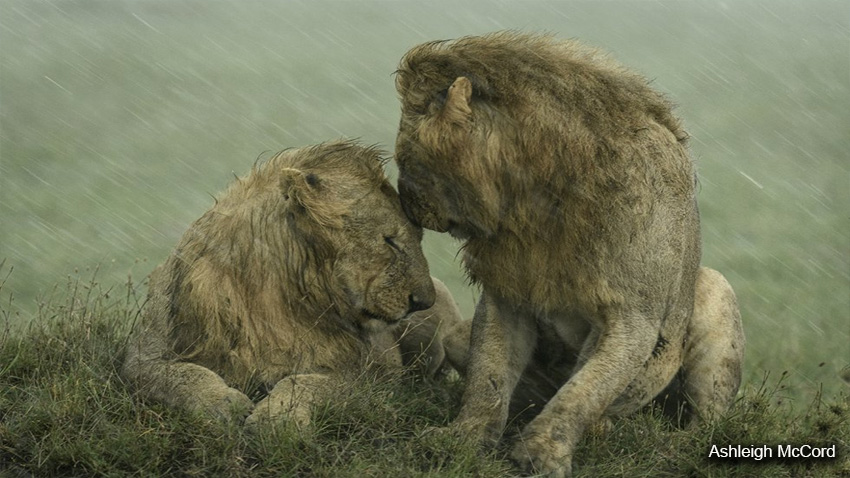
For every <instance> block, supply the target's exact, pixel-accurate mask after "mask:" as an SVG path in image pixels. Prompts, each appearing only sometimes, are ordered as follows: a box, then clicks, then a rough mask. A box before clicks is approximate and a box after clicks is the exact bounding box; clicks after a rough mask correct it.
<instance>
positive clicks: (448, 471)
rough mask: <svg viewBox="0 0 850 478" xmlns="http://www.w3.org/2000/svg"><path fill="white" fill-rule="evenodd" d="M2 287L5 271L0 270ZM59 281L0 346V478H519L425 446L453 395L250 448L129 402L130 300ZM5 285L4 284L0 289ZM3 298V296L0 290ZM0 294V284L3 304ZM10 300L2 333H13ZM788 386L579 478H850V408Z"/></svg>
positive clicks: (610, 455) (635, 440)
mask: <svg viewBox="0 0 850 478" xmlns="http://www.w3.org/2000/svg"><path fill="white" fill-rule="evenodd" d="M0 272H2V267H0ZM90 273H91V278H90V279H88V280H83V279H81V278H80V277H79V276H77V277H73V278H70V279H69V281H68V282H67V284H66V287H65V288H64V290H58V291H57V292H56V294H55V295H54V296H53V297H52V298H50V299H48V300H46V301H45V302H44V303H43V304H42V306H41V307H40V308H39V310H38V312H37V316H36V317H35V318H34V319H33V320H32V322H31V323H30V325H29V326H28V327H27V330H26V331H25V332H24V333H21V334H11V333H9V332H8V331H6V332H5V333H4V334H3V335H2V336H0V476H4V477H5V476H10V477H11V476H80V477H82V476H86V477H88V476H234V477H240V476H245V477H249V476H250V477H264V476H269V477H273V476H274V477H279V476H299V477H302V476H303V477H361V476H406V477H407V476H409V477H417V476H422V477H424V476H486V477H509V476H515V475H516V473H517V470H515V469H514V468H513V467H512V464H511V463H510V462H509V461H507V460H506V459H505V451H506V449H504V447H500V448H499V449H497V450H495V451H492V452H490V453H481V452H479V451H478V450H477V449H476V448H475V447H473V446H472V445H471V444H469V443H465V442H464V441H463V440H462V439H460V438H457V437H451V436H446V435H442V434H433V433H428V429H429V427H435V426H442V425H445V424H446V423H448V422H449V421H450V420H451V419H452V418H453V417H454V416H455V414H456V413H457V409H458V402H459V398H460V394H461V391H462V383H461V382H460V381H458V380H457V379H451V378H450V377H449V378H442V379H438V380H435V381H421V380H415V379H413V378H412V377H411V376H409V375H406V374H404V373H403V371H397V372H396V371H387V372H383V374H382V375H381V376H377V375H375V374H364V375H363V376H362V377H360V378H359V379H358V380H356V381H353V382H352V383H350V384H347V385H346V386H345V387H344V388H343V389H341V390H340V391H339V393H338V394H337V395H336V396H335V397H333V398H331V399H329V400H328V401H327V402H326V403H325V404H324V405H322V406H320V407H318V408H317V409H316V410H315V412H314V417H313V420H314V427H313V428H311V429H310V430H306V431H299V430H297V429H295V428H293V427H287V426H286V425H285V424H281V425H280V426H279V427H270V428H268V429H264V430H260V431H259V432H258V433H256V434H249V433H246V432H245V431H244V430H243V429H242V428H241V427H240V426H238V425H232V424H231V425H225V424H221V423H218V422H212V421H208V420H205V419H203V418H201V417H199V416H197V415H192V414H188V413H182V412H178V411H175V410H170V409H167V408H164V407H162V406H160V405H157V404H152V403H145V402H143V401H141V400H140V399H139V398H137V397H136V396H134V394H133V392H132V390H131V389H130V388H128V387H127V386H126V384H125V383H124V382H123V381H122V380H121V378H120V377H119V376H118V374H117V369H118V367H119V364H120V361H121V358H122V349H123V346H124V344H125V342H126V338H127V334H128V331H129V327H128V325H129V324H132V323H133V322H134V320H135V318H136V317H137V316H138V313H139V308H140V300H139V297H138V290H139V286H138V285H137V284H134V283H133V282H132V281H128V282H127V283H126V284H124V286H123V287H115V288H105V287H103V286H102V285H101V284H100V283H98V281H97V280H96V274H97V270H96V269H95V270H93V271H90ZM8 276H9V274H8V272H7V273H6V277H7V278H8ZM3 282H5V280H4V281H3ZM2 292H3V284H2V282H0V293H2ZM11 314H12V311H11V307H10V303H9V300H6V301H4V302H3V305H2V306H0V319H2V320H3V321H4V322H8V321H9V320H10V315H11ZM783 378H784V377H778V378H772V377H765V378H764V380H763V381H762V382H761V383H760V384H759V385H757V386H754V385H752V384H751V385H750V386H747V387H746V388H745V390H744V392H743V393H742V396H741V397H740V399H739V400H738V402H737V403H736V404H735V406H734V407H733V408H732V410H731V411H730V413H729V416H728V417H726V418H725V419H723V420H720V421H718V422H715V423H712V424H707V425H703V426H701V427H700V428H697V429H693V430H680V429H676V428H674V427H673V426H672V425H671V423H670V421H669V420H668V419H667V418H665V417H663V416H662V415H661V414H660V412H658V411H657V410H655V409H651V408H650V409H647V410H645V411H644V412H641V413H639V414H637V415H635V416H631V417H628V418H623V419H619V420H618V421H616V422H615V423H614V427H613V429H612V430H610V431H608V432H605V433H603V434H597V435H591V436H588V437H587V438H586V439H585V440H584V441H583V442H582V443H581V445H580V446H579V448H578V450H577V453H576V456H575V459H574V463H575V467H576V472H577V473H576V476H596V477H607V476H623V475H627V476H635V477H642V476H643V477H665V476H668V477H678V476H717V477H722V476H756V475H758V476H777V477H783V476H788V477H792V476H812V477H818V476H822V477H833V476H850V454H848V450H850V401H848V399H847V397H846V396H841V397H836V398H835V399H834V400H825V399H824V398H823V397H822V396H820V395H814V396H812V397H811V402H810V404H809V405H808V406H807V407H805V408H804V409H803V410H802V411H798V410H796V409H794V408H793V407H790V406H789V404H788V402H787V401H786V400H784V397H785V394H786V393H787V388H786V387H785V385H784V384H783ZM712 444H717V445H728V444H733V445H735V444H742V445H748V444H767V445H779V444H810V445H813V446H818V445H833V444H835V445H836V446H837V447H838V450H839V457H838V458H837V459H834V460H821V461H816V460H808V461H807V460H797V461H780V460H770V461H763V462H754V461H742V460H741V461H737V462H734V461H720V460H714V459H708V457H707V455H708V450H709V449H710V447H711V445H712Z"/></svg>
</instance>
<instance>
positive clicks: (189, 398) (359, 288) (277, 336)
mask: <svg viewBox="0 0 850 478" xmlns="http://www.w3.org/2000/svg"><path fill="white" fill-rule="evenodd" d="M382 166H383V162H382V159H381V154H380V153H379V152H378V151H377V150H375V149H372V148H364V147H361V146H358V145H357V144H355V143H352V142H332V143H326V144H321V145H318V146H313V147H307V148H303V149H296V150H287V151H284V152H281V153H279V154H277V155H275V156H274V157H273V158H271V159H270V160H269V161H268V162H266V163H265V164H262V165H259V166H255V167H254V169H253V170H252V171H251V173H250V174H249V175H248V176H246V177H243V178H239V179H238V180H237V181H236V182H235V183H234V184H233V185H232V186H230V188H229V189H228V190H227V191H226V192H225V193H224V194H223V195H222V196H221V197H219V198H218V199H217V201H216V203H215V205H214V206H213V207H212V209H210V210H209V211H207V213H205V214H204V215H203V216H201V218H200V219H198V220H197V221H195V222H194V224H192V226H191V227H190V228H189V230H188V231H187V232H186V233H185V234H184V235H183V238H182V239H181V240H180V243H179V244H178V245H177V248H176V249H175V250H174V252H173V253H172V254H171V256H170V257H169V258H168V259H167V260H166V261H165V263H164V264H162V265H160V266H159V267H157V268H156V269H155V270H154V271H153V273H152V274H151V276H150V283H149V293H148V301H147V303H146V305H145V307H144V309H143V316H142V321H141V325H140V327H137V328H136V330H135V331H134V333H133V335H132V336H131V339H130V342H129V345H128V347H127V350H126V358H125V362H124V366H123V371H122V372H123V375H124V376H125V377H126V378H127V379H128V380H129V381H130V382H131V383H132V384H134V385H135V386H136V387H137V388H138V390H139V391H140V393H141V394H142V395H143V396H145V397H147V398H150V399H153V400H157V401H160V402H164V403H166V404H169V405H171V406H174V407H178V408H183V409H188V410H195V411H200V412H203V413H206V414H209V415H211V416H216V417H219V418H224V419H230V418H233V417H234V415H233V413H236V414H237V415H235V416H236V417H238V416H239V414H242V416H245V415H246V414H248V413H249V412H251V411H252V410H253V413H251V414H250V416H249V417H248V419H247V424H249V425H250V424H253V425H256V424H257V423H259V422H261V421H263V420H273V419H280V418H284V417H285V418H288V419H290V420H292V421H294V422H295V423H296V424H298V425H301V426H303V425H306V424H307V423H309V420H310V407H311V404H312V403H313V402H314V401H316V400H319V399H321V398H322V397H326V396H327V395H328V392H327V390H328V389H330V388H331V387H334V385H335V384H336V385H338V381H339V380H343V379H345V378H346V377H347V376H350V375H354V374H357V373H359V372H361V371H362V370H363V369H364V367H367V366H368V365H370V364H373V363H377V364H386V365H401V364H402V359H403V358H405V359H406V360H407V361H411V360H416V359H419V360H421V361H422V363H423V366H424V368H425V373H434V372H435V371H436V370H437V369H438V368H440V367H441V366H442V365H443V363H444V359H445V358H448V360H449V361H451V360H452V357H460V358H462V357H463V355H464V354H465V353H466V348H467V345H465V344H463V343H462V341H458V340H451V339H450V338H447V336H446V334H448V333H450V331H449V329H450V328H451V327H455V326H458V325H462V323H461V322H460V313H459V311H458V309H457V306H456V305H455V303H454V301H453V299H452V297H451V295H450V294H449V292H448V290H447V289H446V288H445V286H444V285H443V284H442V283H441V282H439V281H437V280H436V279H432V278H431V277H430V275H429V274H428V265H427V263H426V261H425V257H424V256H423V254H422V249H421V247H420V240H421V238H422V230H421V229H420V228H419V227H416V226H414V225H413V224H411V223H410V222H409V221H408V220H407V218H406V217H405V216H404V213H403V211H402V209H401V204H400V202H399V199H398V195H397V193H396V192H395V190H394V189H393V188H392V186H391V185H390V184H389V182H388V181H387V179H386V177H385V176H384V173H383V168H382ZM411 314H412V315H411ZM402 319H406V320H402ZM397 324H401V325H397ZM444 339H446V340H445V341H444ZM444 342H445V344H447V347H444ZM449 345H450V346H449ZM455 349H456V350H455ZM422 359H424V360H422ZM265 391H267V392H268V394H267V396H265V398H263V399H262V401H260V402H259V403H258V404H257V405H256V407H255V406H254V403H253V401H252V400H251V398H249V397H250V396H254V397H257V396H262V395H263V394H264V393H265Z"/></svg>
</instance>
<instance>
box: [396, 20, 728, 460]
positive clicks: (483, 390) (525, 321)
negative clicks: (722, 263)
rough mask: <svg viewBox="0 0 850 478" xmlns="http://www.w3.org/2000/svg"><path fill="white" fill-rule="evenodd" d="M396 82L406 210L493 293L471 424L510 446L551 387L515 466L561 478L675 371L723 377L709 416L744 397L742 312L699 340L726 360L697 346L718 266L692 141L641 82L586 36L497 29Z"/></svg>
mask: <svg viewBox="0 0 850 478" xmlns="http://www.w3.org/2000/svg"><path fill="white" fill-rule="evenodd" d="M397 88H398V90H399V93H400V95H401V100H402V120H401V125H400V130H399V136H398V141H397V145H396V161H397V163H398V165H399V171H400V176H399V192H400V194H401V197H402V203H403V205H404V208H405V211H406V212H407V214H408V216H409V217H411V219H412V220H413V221H414V222H416V223H418V224H420V225H422V226H424V227H427V228H430V229H434V230H437V231H448V232H450V233H452V234H453V235H454V236H455V237H458V238H460V239H463V240H465V244H464V246H463V251H464V263H465V265H466V268H467V270H468V273H469V275H470V277H471V278H472V279H473V280H474V281H475V282H477V283H480V284H481V285H482V288H483V293H482V297H481V301H480V302H479V304H478V308H477V309H476V312H475V318H474V319H473V324H472V327H473V330H472V338H471V349H470V359H469V365H468V369H467V374H468V377H467V379H468V384H467V391H466V393H465V395H464V401H463V406H462V409H461V413H460V416H459V417H458V419H457V420H456V421H455V423H454V426H455V427H456V428H459V429H462V430H464V431H466V432H468V433H471V434H473V435H476V436H478V437H479V438H481V439H482V440H484V441H493V440H496V439H498V437H499V435H500V434H501V432H502V430H503V428H504V426H505V421H506V419H507V416H508V405H507V404H508V403H509V402H510V398H511V397H512V393H513V391H514V388H515V387H516V385H517V383H518V381H519V380H520V379H521V377H522V376H523V374H525V377H526V382H527V384H534V383H543V382H550V384H549V385H547V386H548V387H549V388H550V390H549V391H544V390H539V391H540V396H544V397H545V398H547V399H549V398H550V397H551V399H549V400H548V403H546V405H545V407H544V408H543V410H542V411H541V412H540V413H539V415H537V417H536V418H535V419H534V420H533V421H532V422H531V423H529V424H528V426H527V427H526V429H525V431H524V433H523V440H524V441H523V442H521V443H518V444H517V446H516V448H515V449H514V453H513V456H514V458H515V459H517V461H519V462H520V463H523V464H524V465H525V466H527V467H529V468H535V469H538V470H543V471H549V472H552V473H556V474H557V473H568V472H569V469H570V461H571V456H572V452H573V449H574V447H575V445H576V443H577V442H578V440H579V438H580V437H581V435H582V434H583V433H584V431H585V429H586V428H587V427H588V426H590V425H591V424H592V423H594V422H596V421H597V420H599V419H600V417H602V416H603V415H614V414H620V413H627V412H630V411H633V410H635V409H637V408H639V407H641V406H643V405H644V404H646V403H647V402H649V401H650V400H652V399H653V397H655V396H656V395H657V394H659V393H660V392H661V391H662V390H664V389H665V387H666V386H667V385H668V384H669V383H670V382H671V380H672V378H673V377H674V376H675V375H676V374H677V373H682V374H684V375H685V376H688V378H687V381H686V382H687V383H701V384H703V385H705V384H706V383H708V385H705V386H708V387H713V386H715V385H713V384H716V383H718V381H719V382H722V388H723V389H722V390H719V391H718V392H716V393H714V392H712V393H709V394H705V395H704V396H706V397H708V396H710V397H711V398H706V399H705V400H703V401H702V402H699V401H697V403H694V406H695V408H696V409H697V411H698V412H699V413H701V414H709V413H714V412H717V411H719V410H724V409H725V408H726V407H727V406H728V405H729V404H730V403H731V401H732V399H733V398H734V395H735V393H736V391H737V388H738V384H739V381H740V359H741V353H742V350H743V335H742V334H741V332H740V318H739V317H738V316H737V307H736V306H734V307H728V308H725V309H723V312H724V313H725V314H726V315H724V316H723V317H720V318H718V320H717V321H715V322H717V323H718V324H719V325H720V326H721V327H722V329H721V330H719V331H718V332H717V334H718V335H720V336H722V337H721V338H720V339H717V340H720V341H719V342H713V341H715V338H714V337H709V336H708V335H706V334H703V336H701V337H699V338H698V339H697V340H706V341H707V342H712V343H711V347H709V348H711V349H712V351H713V352H719V353H720V355H718V356H712V357H707V358H706V357H705V356H702V357H701V358H700V359H694V358H693V357H692V355H694V354H691V355H689V354H688V352H687V350H691V349H693V347H694V343H693V340H694V337H693V335H691V334H690V332H689V330H690V329H691V328H692V317H693V316H694V313H693V311H694V294H695V290H696V289H697V287H698V285H697V277H698V275H700V274H709V275H710V274H711V273H714V272H713V271H709V270H707V269H705V270H704V272H700V267H699V261H700V233H699V214H698V210H697V203H696V194H695V172H694V167H693V164H692V162H691V160H690V158H689V155H688V151H687V147H686V144H685V141H686V138H687V135H686V133H685V132H684V131H683V129H682V128H681V125H680V123H679V121H678V119H676V118H675V116H673V114H672V112H671V108H670V105H669V104H668V102H667V101H666V100H665V99H664V98H663V97H662V96H661V95H659V94H658V93H656V92H654V91H653V90H651V89H650V88H649V87H648V86H647V84H646V81H645V80H644V79H643V78H641V77H639V76H637V75H635V74H632V73H629V72H627V71H625V70H624V69H623V68H621V67H619V66H617V65H616V64H614V63H613V62H611V61H609V60H607V59H606V58H604V57H602V56H601V55H599V54H598V53H596V52H594V51H592V50H589V49H587V48H585V47H582V46H581V45H579V44H577V43H574V42H558V41H555V40H553V39H552V38H550V37H536V36H528V35H521V34H515V33H498V34H491V35H487V36H483V37H467V38H464V39H460V40H457V41H454V42H448V43H445V42H437V43H428V44H424V45H420V46H418V47H415V48H414V49H412V50H411V51H409V52H408V53H407V54H406V55H405V57H404V58H403V59H402V62H401V66H400V68H399V71H398V77H397ZM714 274H716V273H714ZM706 277H709V276H706ZM710 278H714V276H713V275H710ZM720 279H722V276H720ZM700 284H701V285H700V287H703V286H704V287H706V288H709V289H712V288H714V287H720V288H721V289H723V287H726V288H728V284H726V283H725V280H723V281H720V280H705V281H702V282H700ZM724 284H725V286H724ZM722 292H723V293H722V294H720V295H723V297H724V300H726V299H727V298H728V297H727V295H728V294H731V289H728V291H727V290H726V289H723V290H722ZM727 292H728V294H727ZM731 297H732V300H733V301H734V295H733V294H731ZM733 305H734V303H733ZM733 311H734V314H733V313H732V312H733ZM697 315H699V314H697ZM714 345H717V347H715V346H714ZM700 360H702V362H700V363H697V362H699V361H700ZM689 361H690V362H689ZM529 364H531V365H530V366H529ZM544 365H545V367H550V370H556V372H553V373H552V374H551V376H550V377H546V376H544V375H548V374H544V375H541V374H540V373H537V372H538V371H539V370H540V367H543V366H544ZM691 365H694V366H696V365H699V367H696V368H698V369H699V373H701V374H702V373H708V374H709V375H708V377H707V382H706V380H705V379H704V378H698V379H697V378H694V377H690V376H689V374H690V373H691V370H692V368H691V367H690V366H691ZM545 367H544V368H545ZM547 378H548V380H547ZM521 388H522V389H523V392H524V393H525V392H528V391H529V390H532V391H534V390H535V387H534V386H530V387H526V386H523V387H521ZM539 388H546V387H543V386H541V387H539ZM686 388H687V387H686ZM553 394H554V395H553ZM700 396H703V395H700ZM514 398H516V397H514ZM516 403H517V402H516V401H515V404H516Z"/></svg>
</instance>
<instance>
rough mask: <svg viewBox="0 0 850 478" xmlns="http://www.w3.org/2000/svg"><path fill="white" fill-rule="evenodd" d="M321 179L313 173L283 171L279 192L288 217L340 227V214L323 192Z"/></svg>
mask: <svg viewBox="0 0 850 478" xmlns="http://www.w3.org/2000/svg"><path fill="white" fill-rule="evenodd" d="M324 189H325V188H324V187H323V184H322V179H321V178H320V177H319V176H318V175H317V174H315V173H305V172H303V171H301V170H298V169H290V168H287V169H284V170H283V172H282V173H281V178H280V190H281V194H282V195H283V200H284V202H285V204H286V205H285V207H286V208H287V209H288V213H289V214H290V217H293V218H298V217H301V218H305V219H307V220H310V221H312V222H315V223H318V224H319V225H321V226H331V227H336V226H340V225H341V221H342V218H341V216H342V215H341V213H340V211H339V210H338V207H336V206H334V204H335V202H334V201H332V200H331V199H330V198H328V197H326V196H327V194H326V193H327V191H324Z"/></svg>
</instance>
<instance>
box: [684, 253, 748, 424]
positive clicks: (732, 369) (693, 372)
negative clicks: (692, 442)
mask: <svg viewBox="0 0 850 478" xmlns="http://www.w3.org/2000/svg"><path fill="white" fill-rule="evenodd" d="M744 343H745V340H744V331H743V327H742V325H741V313H740V312H739V310H738V303H737V300H736V299H735V293H734V291H733V290H732V287H731V286H730V285H729V283H728V282H727V281H726V278H725V277H723V275H722V274H720V273H719V272H717V271H715V270H713V269H709V268H707V267H702V268H700V270H699V275H698V277H697V284H696V294H695V297H694V313H693V317H692V318H691V322H690V324H689V326H688V343H687V344H686V347H685V355H684V358H683V363H682V369H681V371H680V374H679V377H678V378H679V386H680V388H681V392H682V394H684V396H685V397H686V399H687V400H688V402H689V405H690V406H691V407H692V410H691V412H692V414H693V418H695V419H698V420H700V419H702V420H705V419H710V418H711V417H713V416H716V415H718V414H722V413H724V412H726V410H728V408H729V407H730V406H731V405H732V403H733V402H734V400H735V396H736V394H737V393H738V387H739V386H740V385H741V368H742V364H743V359H744Z"/></svg>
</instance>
